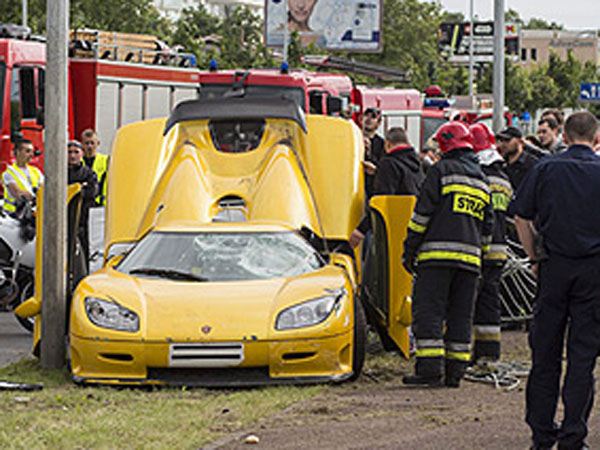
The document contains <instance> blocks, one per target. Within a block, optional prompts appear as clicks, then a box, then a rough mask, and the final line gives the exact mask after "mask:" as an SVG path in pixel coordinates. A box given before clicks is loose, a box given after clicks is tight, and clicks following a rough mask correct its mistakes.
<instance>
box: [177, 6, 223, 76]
mask: <svg viewBox="0 0 600 450" xmlns="http://www.w3.org/2000/svg"><path fill="white" fill-rule="evenodd" d="M218 31H219V22H218V21H217V20H215V17H213V16H211V15H210V14H209V13H208V12H207V11H206V9H205V7H204V5H203V4H202V3H198V4H197V6H196V7H195V8H186V9H184V10H183V11H182V13H181V16H180V17H179V19H178V20H177V21H176V22H175V26H174V31H173V33H172V35H171V38H170V39H169V42H170V44H171V45H182V46H183V48H184V49H185V51H186V52H189V53H193V54H195V55H196V58H197V60H196V62H197V64H198V65H199V66H200V67H203V66H204V67H205V66H206V65H207V62H208V61H210V59H212V57H213V56H215V53H216V52H215V51H213V50H212V49H211V48H210V47H208V46H207V45H206V41H205V38H206V37H208V36H214V35H216V34H217V32H218ZM215 39H216V37H215Z"/></svg>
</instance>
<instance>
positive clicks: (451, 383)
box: [444, 376, 461, 388]
mask: <svg viewBox="0 0 600 450" xmlns="http://www.w3.org/2000/svg"><path fill="white" fill-rule="evenodd" d="M460 380H461V379H460V378H459V377H452V376H446V379H445V380H444V384H445V385H446V386H447V387H450V388H458V387H460Z"/></svg>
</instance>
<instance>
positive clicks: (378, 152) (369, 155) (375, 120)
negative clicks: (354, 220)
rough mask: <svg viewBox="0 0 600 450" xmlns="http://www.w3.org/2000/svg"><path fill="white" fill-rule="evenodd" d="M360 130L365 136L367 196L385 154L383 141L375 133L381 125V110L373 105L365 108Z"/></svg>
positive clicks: (364, 163) (371, 190) (370, 192)
mask: <svg viewBox="0 0 600 450" xmlns="http://www.w3.org/2000/svg"><path fill="white" fill-rule="evenodd" d="M361 124H362V130H363V135H364V137H365V159H364V161H363V165H364V168H365V189H366V193H367V198H370V197H371V195H373V182H374V179H375V171H376V170H377V166H378V165H379V160H380V159H381V157H382V156H383V155H384V154H385V141H384V140H383V138H382V137H381V136H379V135H378V134H377V129H378V128H379V125H381V111H379V109H377V108H375V107H371V108H367V109H366V110H365V112H364V114H363V116H362V122H361Z"/></svg>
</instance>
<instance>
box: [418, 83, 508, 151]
mask: <svg viewBox="0 0 600 450" xmlns="http://www.w3.org/2000/svg"><path fill="white" fill-rule="evenodd" d="M492 107H493V98H492V96H491V95H490V94H480V95H477V96H468V95H464V96H452V97H446V96H445V95H444V94H443V93H442V90H441V89H440V88H439V86H435V85H434V86H429V87H428V88H427V89H425V100H424V102H423V112H422V127H421V129H422V134H421V145H422V146H424V145H426V144H427V141H428V140H429V139H430V138H431V136H433V134H434V133H435V131H436V130H437V129H438V128H439V127H440V126H441V125H443V124H444V123H446V122H448V121H449V120H461V121H463V122H465V123H467V124H473V123H479V122H481V123H484V124H485V125H487V126H488V127H489V128H490V129H492V117H493V114H492ZM504 125H505V126H509V125H512V116H511V115H510V113H509V112H508V110H506V111H505V113H504Z"/></svg>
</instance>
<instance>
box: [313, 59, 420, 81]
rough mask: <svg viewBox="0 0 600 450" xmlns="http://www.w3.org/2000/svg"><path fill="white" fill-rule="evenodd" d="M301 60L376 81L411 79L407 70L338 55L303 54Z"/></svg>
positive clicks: (319, 66)
mask: <svg viewBox="0 0 600 450" xmlns="http://www.w3.org/2000/svg"><path fill="white" fill-rule="evenodd" d="M302 62H303V63H304V64H309V65H311V66H317V67H318V68H319V69H336V70H343V71H346V72H353V73H357V74H360V75H367V76H370V77H374V78H376V79H377V80H378V81H397V82H402V83H407V82H410V81H411V75H410V72H408V71H402V70H398V69H396V68H394V67H387V66H380V65H378V64H371V63H366V62H362V61H355V60H353V59H346V58H341V57H339V56H333V55H305V56H304V57H303V58H302Z"/></svg>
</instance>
